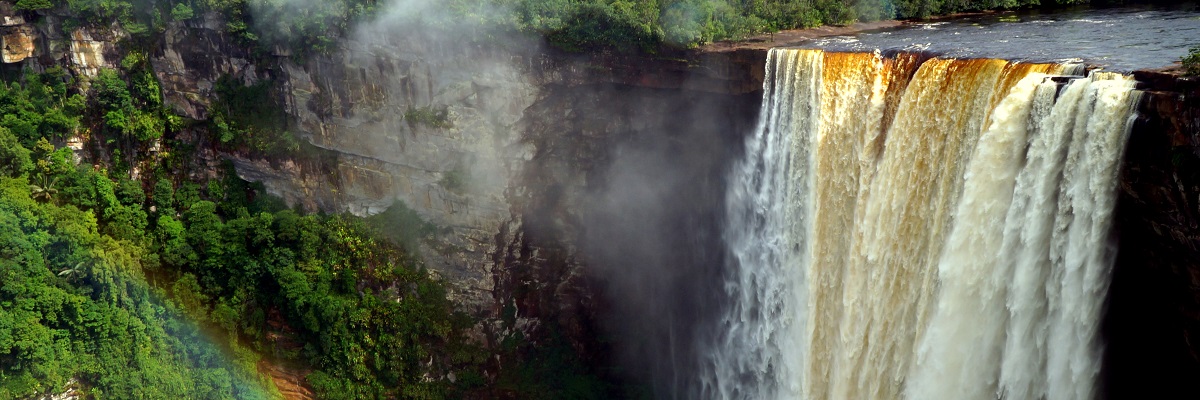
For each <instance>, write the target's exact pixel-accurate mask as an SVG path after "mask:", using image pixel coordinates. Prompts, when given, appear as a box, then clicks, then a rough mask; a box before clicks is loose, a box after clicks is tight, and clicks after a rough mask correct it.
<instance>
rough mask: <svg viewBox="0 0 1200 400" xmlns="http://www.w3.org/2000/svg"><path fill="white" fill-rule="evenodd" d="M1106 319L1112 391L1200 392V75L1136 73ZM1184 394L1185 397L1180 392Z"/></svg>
mask: <svg viewBox="0 0 1200 400" xmlns="http://www.w3.org/2000/svg"><path fill="white" fill-rule="evenodd" d="M1134 76H1135V77H1136V78H1137V79H1138V80H1139V81H1140V82H1142V84H1141V85H1142V87H1143V89H1144V90H1146V94H1145V96H1144V98H1143V100H1142V105H1141V107H1140V109H1139V117H1138V119H1137V121H1136V122H1135V123H1134V128H1133V132H1132V133H1131V135H1130V138H1129V142H1128V147H1127V148H1126V153H1125V163H1124V166H1123V168H1122V170H1121V182H1120V200H1119V203H1118V207H1117V215H1116V218H1117V230H1118V235H1119V250H1118V256H1117V264H1116V268H1115V270H1114V273H1113V280H1112V287H1111V289H1110V293H1109V303H1108V311H1107V314H1106V318H1105V321H1104V327H1103V331H1104V336H1105V338H1106V341H1107V349H1106V353H1105V358H1106V360H1105V375H1106V376H1105V379H1104V380H1103V381H1104V382H1105V384H1106V386H1107V388H1106V389H1107V392H1108V394H1109V398H1114V399H1122V398H1164V399H1165V398H1195V397H1196V396H1200V380H1198V379H1197V377H1200V79H1197V78H1181V77H1179V76H1178V74H1177V73H1163V72H1160V71H1138V72H1135V73H1134ZM1181 396H1182V397H1181Z"/></svg>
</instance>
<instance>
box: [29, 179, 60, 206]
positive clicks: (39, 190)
mask: <svg viewBox="0 0 1200 400" xmlns="http://www.w3.org/2000/svg"><path fill="white" fill-rule="evenodd" d="M57 183H58V178H57V177H55V178H54V179H53V180H50V179H47V177H46V176H45V175H43V176H42V184H41V185H34V184H30V185H29V192H30V193H32V197H33V199H34V200H42V201H50V200H53V199H54V196H55V195H57V194H58V189H55V188H54V185H55V184H57Z"/></svg>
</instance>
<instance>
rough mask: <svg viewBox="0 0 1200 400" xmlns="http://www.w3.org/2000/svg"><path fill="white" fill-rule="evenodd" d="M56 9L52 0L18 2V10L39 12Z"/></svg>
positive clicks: (18, 0) (24, 0)
mask: <svg viewBox="0 0 1200 400" xmlns="http://www.w3.org/2000/svg"><path fill="white" fill-rule="evenodd" d="M51 7H54V4H53V3H50V0H17V4H16V8H17V9H18V10H28V11H37V10H45V9H48V8H51Z"/></svg>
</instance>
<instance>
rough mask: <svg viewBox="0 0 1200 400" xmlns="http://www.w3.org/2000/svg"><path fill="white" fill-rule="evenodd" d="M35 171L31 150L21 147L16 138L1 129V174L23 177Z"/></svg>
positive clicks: (6, 130)
mask: <svg viewBox="0 0 1200 400" xmlns="http://www.w3.org/2000/svg"><path fill="white" fill-rule="evenodd" d="M31 170H33V162H32V161H31V160H30V158H29V149H26V148H25V147H24V146H21V143H20V142H19V141H18V140H17V137H16V136H13V134H12V133H11V132H9V131H8V129H5V128H4V127H0V174H4V175H8V176H21V175H25V174H26V173H28V172H29V171H31Z"/></svg>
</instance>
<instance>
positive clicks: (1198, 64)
mask: <svg viewBox="0 0 1200 400" xmlns="http://www.w3.org/2000/svg"><path fill="white" fill-rule="evenodd" d="M1183 68H1184V70H1186V71H1187V72H1186V74H1188V75H1192V76H1196V75H1200V46H1196V47H1192V51H1191V53H1189V54H1188V55H1186V56H1184V57H1183Z"/></svg>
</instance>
